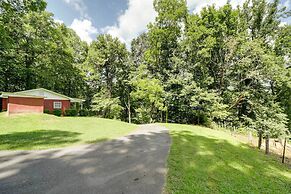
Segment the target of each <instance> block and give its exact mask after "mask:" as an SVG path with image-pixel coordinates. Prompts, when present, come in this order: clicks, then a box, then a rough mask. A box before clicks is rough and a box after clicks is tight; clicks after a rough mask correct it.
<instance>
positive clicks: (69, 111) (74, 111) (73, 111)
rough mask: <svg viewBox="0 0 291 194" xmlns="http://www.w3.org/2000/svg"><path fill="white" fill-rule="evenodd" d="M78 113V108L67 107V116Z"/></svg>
mask: <svg viewBox="0 0 291 194" xmlns="http://www.w3.org/2000/svg"><path fill="white" fill-rule="evenodd" d="M77 115H78V111H77V109H67V110H65V116H69V117H74V116H77Z"/></svg>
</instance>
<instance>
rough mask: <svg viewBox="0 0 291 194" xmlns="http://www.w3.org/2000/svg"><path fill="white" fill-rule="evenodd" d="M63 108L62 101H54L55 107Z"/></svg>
mask: <svg viewBox="0 0 291 194" xmlns="http://www.w3.org/2000/svg"><path fill="white" fill-rule="evenodd" d="M61 108H62V102H54V109H61Z"/></svg>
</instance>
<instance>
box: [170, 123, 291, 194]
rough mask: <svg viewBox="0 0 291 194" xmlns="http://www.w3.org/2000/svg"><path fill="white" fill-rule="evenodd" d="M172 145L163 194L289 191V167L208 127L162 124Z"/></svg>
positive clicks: (290, 176) (290, 185)
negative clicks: (164, 193) (164, 192)
mask: <svg viewBox="0 0 291 194" xmlns="http://www.w3.org/2000/svg"><path fill="white" fill-rule="evenodd" d="M166 127H167V128H169V129H170V134H171V137H172V146H171V149H170V154H169V157H168V174H167V184H166V193H187V194H188V193H189V194H190V193H280V194H283V193H289V194H290V193H291V170H290V168H288V167H287V166H286V165H282V164H281V163H279V162H278V161H277V160H275V159H274V158H273V157H271V156H266V155H264V153H262V152H260V151H259V150H256V149H255V148H250V147H249V146H247V145H245V144H243V143H240V142H239V141H237V140H236V139H235V138H234V137H232V136H231V135H230V134H228V133H226V132H222V131H216V130H212V129H208V128H203V127H198V126H189V125H178V124H166Z"/></svg>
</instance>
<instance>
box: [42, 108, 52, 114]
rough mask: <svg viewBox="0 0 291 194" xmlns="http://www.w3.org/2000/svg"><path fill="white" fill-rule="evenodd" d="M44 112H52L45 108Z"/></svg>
mask: <svg viewBox="0 0 291 194" xmlns="http://www.w3.org/2000/svg"><path fill="white" fill-rule="evenodd" d="M43 112H44V113H45V114H50V113H51V111H50V110H48V109H45V110H44V111H43Z"/></svg>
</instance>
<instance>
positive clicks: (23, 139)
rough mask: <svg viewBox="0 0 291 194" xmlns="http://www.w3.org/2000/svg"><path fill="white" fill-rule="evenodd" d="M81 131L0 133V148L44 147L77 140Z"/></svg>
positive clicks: (57, 145) (58, 145) (61, 144)
mask: <svg viewBox="0 0 291 194" xmlns="http://www.w3.org/2000/svg"><path fill="white" fill-rule="evenodd" d="M80 134H81V133H76V132H69V131H59V130H35V131H29V132H14V133H10V134H3V135H0V149H2V150H20V149H45V148H50V147H54V148H55V147H60V146H63V145H66V144H71V143H74V142H77V141H79V139H78V138H77V137H78V136H79V135H80Z"/></svg>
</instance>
